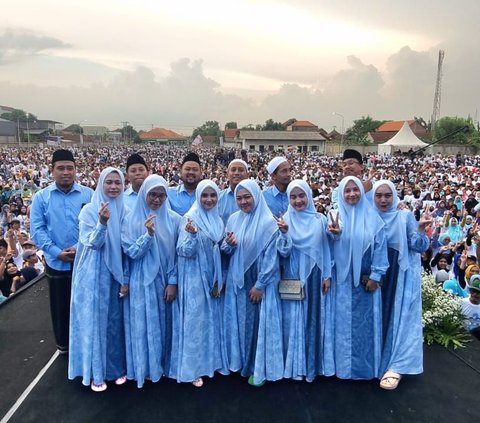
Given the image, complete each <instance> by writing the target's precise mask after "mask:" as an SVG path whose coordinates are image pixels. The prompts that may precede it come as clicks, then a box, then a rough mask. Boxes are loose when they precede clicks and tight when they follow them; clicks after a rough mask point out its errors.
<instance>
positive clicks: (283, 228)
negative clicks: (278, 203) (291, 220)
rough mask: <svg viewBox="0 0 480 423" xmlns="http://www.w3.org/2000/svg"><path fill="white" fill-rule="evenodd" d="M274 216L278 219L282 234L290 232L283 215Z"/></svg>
mask: <svg viewBox="0 0 480 423" xmlns="http://www.w3.org/2000/svg"><path fill="white" fill-rule="evenodd" d="M273 217H274V218H275V220H276V221H277V226H278V229H279V230H280V232H281V233H282V234H286V233H287V232H288V223H287V222H285V220H284V219H283V216H282V215H280V217H276V216H273Z"/></svg>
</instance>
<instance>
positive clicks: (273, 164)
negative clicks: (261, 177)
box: [267, 156, 287, 175]
mask: <svg viewBox="0 0 480 423" xmlns="http://www.w3.org/2000/svg"><path fill="white" fill-rule="evenodd" d="M286 161H287V159H286V158H285V157H283V156H278V157H274V158H273V159H272V160H270V163H268V165H267V171H268V173H269V174H270V175H271V174H272V173H273V172H275V171H276V170H277V167H278V166H280V165H281V164H282V163H283V162H286Z"/></svg>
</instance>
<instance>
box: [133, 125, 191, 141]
mask: <svg viewBox="0 0 480 423" xmlns="http://www.w3.org/2000/svg"><path fill="white" fill-rule="evenodd" d="M138 136H139V138H140V139H141V140H142V141H143V142H147V143H159V144H184V143H186V142H187V137H186V136H185V135H182V134H178V133H177V132H174V131H172V130H171V129H165V128H153V129H151V130H150V131H145V132H141V133H139V135H138Z"/></svg>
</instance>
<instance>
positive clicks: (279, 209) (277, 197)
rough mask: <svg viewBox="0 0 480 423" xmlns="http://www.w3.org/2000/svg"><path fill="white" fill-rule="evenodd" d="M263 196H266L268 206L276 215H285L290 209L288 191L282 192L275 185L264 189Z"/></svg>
mask: <svg viewBox="0 0 480 423" xmlns="http://www.w3.org/2000/svg"><path fill="white" fill-rule="evenodd" d="M263 198H265V201H266V202H267V205H268V208H269V209H270V211H271V212H272V214H273V215H274V216H276V217H280V216H283V215H284V214H285V212H286V211H287V209H288V195H287V192H286V191H285V192H280V191H279V190H278V188H277V187H276V186H275V185H273V186H270V187H268V188H267V189H266V190H264V191H263Z"/></svg>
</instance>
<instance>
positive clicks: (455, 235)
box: [447, 217, 463, 242]
mask: <svg viewBox="0 0 480 423" xmlns="http://www.w3.org/2000/svg"><path fill="white" fill-rule="evenodd" d="M452 221H455V224H452ZM447 234H448V236H449V237H450V240H451V241H452V242H458V241H461V240H462V237H463V233H462V228H461V227H460V225H459V223H458V219H457V218H456V217H452V218H451V219H450V222H449V224H448V230H447Z"/></svg>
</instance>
